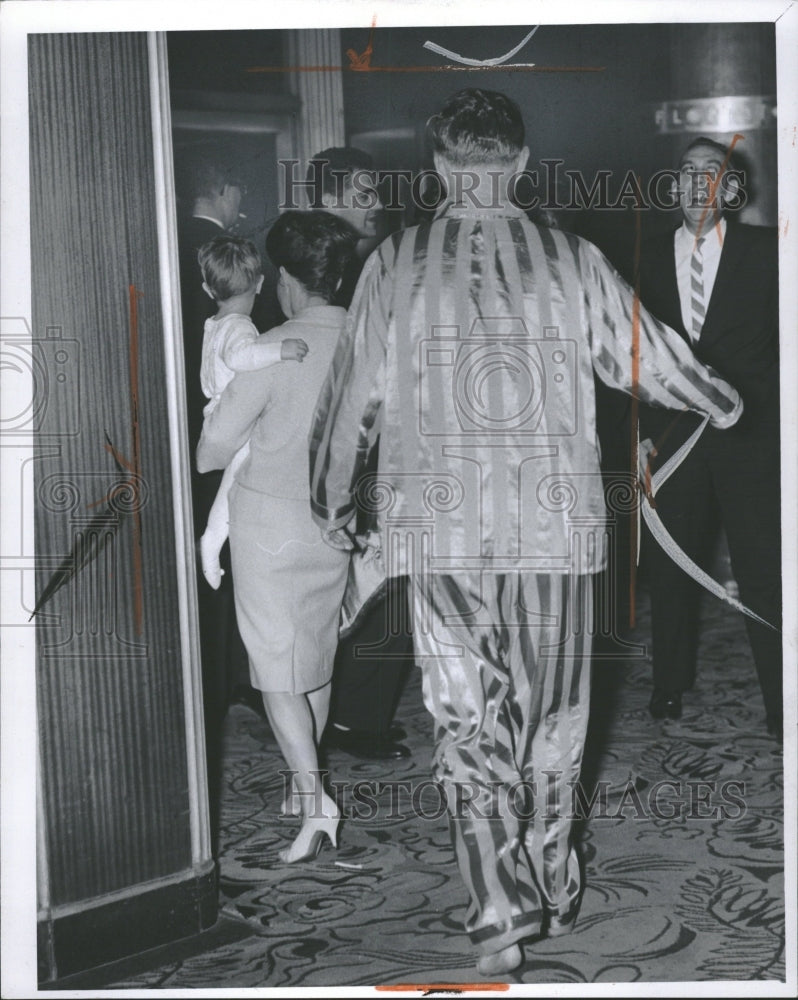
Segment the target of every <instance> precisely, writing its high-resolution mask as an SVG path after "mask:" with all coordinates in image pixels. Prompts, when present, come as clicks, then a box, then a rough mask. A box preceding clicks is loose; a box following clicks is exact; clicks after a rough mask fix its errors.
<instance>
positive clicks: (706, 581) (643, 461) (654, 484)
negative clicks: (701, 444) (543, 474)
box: [638, 416, 779, 632]
mask: <svg viewBox="0 0 798 1000" xmlns="http://www.w3.org/2000/svg"><path fill="white" fill-rule="evenodd" d="M708 422H709V417H708V416H707V417H704V419H703V421H702V423H701V424H700V425H699V427H698V428H697V429H696V430H695V431H694V433H693V434H691V435H690V437H689V438H688V439H687V440H686V441H685V443H684V444H683V445H682V446H681V448H679V450H678V451H677V452H675V453H674V454H673V455H671V457H670V458H669V459H668V461H667V462H665V463H663V465H662V467H661V468H659V469H658V470H657V471H656V472H655V473H654V474H653V475H652V474H651V459H652V458H653V457H654V455H655V454H656V450H655V448H654V445H653V443H652V442H651V441H650V440H649V439H648V438H646V439H645V440H644V441H641V442H640V443H639V444H638V461H639V476H640V486H641V489H642V492H643V494H644V496H645V498H646V500H647V501H648V502H647V503H645V502H641V504H640V507H641V508H642V511H643V520H644V521H645V522H646V524H647V525H648V530H649V531H650V532H651V534H652V535H653V537H654V540H655V541H656V542H657V544H658V545H659V546H660V548H662V549H663V550H664V551H665V552H666V553H667V554H668V555H669V556H670V558H671V559H672V560H673V561H674V562H675V563H676V565H677V566H679V567H680V568H681V569H683V570H684V572H685V573H687V575H688V576H691V577H692V578H693V579H694V580H696V581H697V582H698V583H700V584H701V586H702V587H704V588H705V589H706V590H708V591H709V592H710V594H714V595H715V597H719V598H720V599H721V600H722V601H725V602H726V603H727V604H730V605H731V606H732V607H733V608H736V610H737V611H742V613H743V614H744V615H748V617H749V618H753V619H754V621H757V622H759V623H760V624H762V625H767V627H768V628H772V629H773V631H774V632H778V631H779V629H777V628H776V626H775V625H772V624H771V623H770V622H769V621H765V619H764V618H760V616H759V615H758V614H756V612H754V611H752V610H751V609H750V608H748V607H746V606H745V605H744V604H743V603H742V602H741V601H738V600H737V599H736V598H735V597H732V596H731V594H729V593H728V591H727V590H726V588H725V587H724V586H723V585H722V584H721V583H718V581H717V580H714V579H713V578H712V577H711V576H710V575H709V573H705V572H704V570H703V569H701V567H700V566H698V565H697V564H696V563H694V562H693V560H692V559H691V558H690V557H689V556H688V555H687V553H686V552H684V551H683V550H682V549H681V548H680V547H679V546H678V545H677V544H676V542H675V541H674V540H673V538H672V537H671V536H670V534H669V533H668V530H667V528H666V527H665V525H664V524H663V523H662V521H661V520H660V516H659V514H658V513H657V509H656V503H655V502H654V501H655V497H656V495H657V491H658V490H659V488H660V487H661V486H662V485H663V484H664V483H666V482H667V481H668V479H670V477H671V476H672V475H673V473H674V472H676V470H677V469H678V468H679V466H680V465H681V464H682V462H683V461H684V460H685V458H687V456H688V455H689V453H690V452H691V451H692V449H693V447H694V446H695V444H696V443H697V441H698V439H699V438H700V437H701V435H702V433H703V432H704V428H705V427H706V426H707V423H708ZM638 537H639V535H638Z"/></svg>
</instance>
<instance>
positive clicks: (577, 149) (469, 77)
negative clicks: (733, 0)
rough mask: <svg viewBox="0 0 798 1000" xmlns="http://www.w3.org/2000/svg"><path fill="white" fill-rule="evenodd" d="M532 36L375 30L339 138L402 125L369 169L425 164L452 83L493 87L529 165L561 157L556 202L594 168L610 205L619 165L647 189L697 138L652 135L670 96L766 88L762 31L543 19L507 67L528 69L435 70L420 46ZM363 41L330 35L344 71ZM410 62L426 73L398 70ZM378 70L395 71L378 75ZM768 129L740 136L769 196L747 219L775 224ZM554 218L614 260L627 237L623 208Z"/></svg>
mask: <svg viewBox="0 0 798 1000" xmlns="http://www.w3.org/2000/svg"><path fill="white" fill-rule="evenodd" d="M529 30H530V26H529V25H523V26H522V25H516V26H503V27H488V28H484V27H480V28H475V27H439V28H407V29H394V28H391V29H383V30H380V29H379V28H378V29H377V30H376V31H375V33H374V37H373V54H372V58H371V62H372V65H373V66H376V67H379V68H380V70H379V71H377V72H352V71H349V70H346V71H345V72H344V101H345V108H346V127H347V134H348V135H350V136H351V135H353V134H354V135H357V134H358V133H364V132H370V131H375V130H383V131H384V130H388V129H392V128H393V129H402V128H404V129H410V130H412V131H413V133H414V136H415V137H414V139H409V140H386V141H385V142H384V143H383V151H382V156H379V155H378V157H377V158H378V160H381V161H382V162H378V166H380V167H384V168H387V167H404V168H409V169H414V170H418V169H421V168H423V167H429V166H431V158H430V156H429V153H428V151H427V150H426V144H425V142H424V135H423V132H424V123H425V122H426V120H427V118H428V117H429V116H430V115H431V114H433V113H435V112H436V111H438V110H439V109H440V107H441V106H442V104H443V103H444V102H445V100H446V98H447V97H448V96H449V95H451V94H452V93H454V92H455V91H457V90H459V89H461V88H463V87H473V86H479V87H485V88H488V89H495V90H501V91H503V92H505V93H506V94H508V95H509V96H510V97H512V98H513V99H514V100H516V101H517V102H518V104H519V105H520V107H521V109H522V111H523V114H524V120H525V124H526V131H527V142H528V145H529V147H530V167H533V168H534V167H539V165H540V161H541V160H544V159H551V160H553V159H559V160H562V161H564V163H563V165H562V167H560V168H559V171H560V173H559V178H560V183H559V187H558V196H559V198H560V199H561V200H563V201H564V202H566V203H567V202H568V200H569V197H570V187H569V185H568V183H567V181H566V179H565V178H564V176H563V173H562V172H563V171H565V170H577V171H580V172H581V174H582V175H583V176H584V178H585V179H586V180H587V182H588V185H589V184H590V182H591V181H592V179H593V178H594V177H595V175H596V173H597V172H598V171H600V170H609V171H611V172H612V178H611V179H610V181H609V190H610V193H611V196H610V201H611V202H614V201H616V200H617V198H618V196H619V194H620V193H621V186H622V182H623V179H624V177H626V176H627V174H628V173H629V171H633V172H634V174H635V175H638V176H639V177H640V178H641V181H642V185H643V188H644V192H645V188H646V187H647V184H648V181H649V178H650V177H651V175H653V174H654V173H655V172H656V171H657V170H660V169H669V168H673V167H675V166H676V165H677V164H678V158H679V155H680V153H681V150H682V149H683V148H684V147H685V146H686V145H687V143H688V142H689V141H690V139H691V138H693V137H694V135H690V134H686V133H685V134H676V135H673V134H659V133H658V130H657V127H656V124H655V114H654V112H655V108H656V106H657V105H659V104H661V103H662V102H664V101H667V100H673V99H675V98H680V97H690V98H696V97H716V96H727V95H742V94H758V95H767V94H775V89H776V81H775V31H774V28H773V25H772V24H756V23H753V24H744V25H691V24H684V25H678V24H677V25H667V24H621V25H600V24H597V25H543V26H541V27H540V28H539V29H538V31H537V32H536V34H535V35H534V36H533V37H532V39H531V40H530V41H529V42H528V43H527V44H526V45H525V46H524V48H523V49H521V51H520V52H518V53H517V55H516V56H514V57H513V59H512V60H511V62H513V63H520V62H533V63H535V64H536V69H534V70H529V71H525V70H515V71H510V70H507V69H502V68H501V67H499V68H496V69H495V70H487V71H484V70H479V71H452V70H446V69H443V67H444V66H445V65H446V64H447V63H448V64H449V65H451V61H450V60H448V59H446V58H444V57H443V56H440V55H438V54H436V53H433V52H430V51H428V50H426V49H424V48H423V43H424V42H425V41H426V40H427V39H429V40H431V41H433V42H435V43H437V44H438V45H441V46H443V47H445V48H447V49H449V50H451V51H453V52H456V53H459V54H460V55H463V56H468V57H472V58H477V59H485V58H491V57H496V56H499V55H501V54H503V53H505V52H507V51H509V50H510V49H512V48H513V47H514V46H515V45H517V44H518V43H519V42H520V41H521V39H522V38H523V37H524V35H525V34H526V33H527V32H528V31H529ZM368 38H369V31H368V30H366V29H355V28H344V29H341V48H342V61H343V65H344V66H345V67H347V66H348V65H349V64H350V60H349V58H348V57H347V55H346V53H347V50H350V49H351V50H353V51H355V52H363V50H364V49H365V48H366V45H367V42H368ZM419 66H422V67H427V70H426V71H413V72H404V71H399V70H406V69H407V68H408V67H419ZM385 67H395V68H397V71H395V72H385V71H383V70H384V68H385ZM775 135H776V133H775V128H771V129H770V130H760V131H759V132H758V133H757V134H754V133H749V135H748V136H747V140H746V141H747V146H748V149H749V153H748V156H749V166H750V168H751V170H752V172H753V180H754V182H755V183H754V197H758V198H759V199H760V202H762V201H765V202H767V205H766V210H765V212H764V213H763V217H758V218H757V219H756V221H761V222H767V223H769V224H775V221H776V220H775V196H774V195H773V192H775V188H776V162H775V142H776V138H775ZM717 137H718V138H721V139H722V138H727V139H729V138H730V135H727V136H723V135H718V136H717ZM771 146H772V152H770V150H771ZM739 148H740V149H741V150H742V149H744V148H745V143H743V144H741V146H740V147H739ZM389 161H392V162H389ZM551 171H552V168H550V173H549V176H551ZM540 193H541V195H543V194H544V192H543V191H542V190H541V192H540ZM766 195H768V197H767V198H766V197H765V196H766ZM677 221H678V215H677V214H676V213H674V212H669V213H663V212H661V211H657V210H656V209H652V210H644V211H643V212H642V219H641V222H642V226H643V229H644V232H646V231H650V230H652V229H654V228H659V227H662V226H663V225H665V226H667V225H676V224H677ZM558 222H559V224H560V225H563V226H564V228H568V229H572V230H574V231H577V232H581V233H583V234H584V235H586V236H588V238H591V239H593V240H594V242H597V243H598V244H599V245H600V246H602V249H604V250H605V252H607V253H608V254H609V256H610V257H611V258H613V259H615V258H617V259H616V260H615V262H616V263H621V260H622V259H623V258H624V256H627V255H628V252H629V251H630V248H631V245H632V243H633V239H634V224H635V220H634V218H633V212H632V209H631V202H629V203H628V207H627V209H626V210H616V211H613V212H606V211H604V212H600V213H599V212H578V213H576V212H570V213H568V212H566V213H560V216H559V218H558Z"/></svg>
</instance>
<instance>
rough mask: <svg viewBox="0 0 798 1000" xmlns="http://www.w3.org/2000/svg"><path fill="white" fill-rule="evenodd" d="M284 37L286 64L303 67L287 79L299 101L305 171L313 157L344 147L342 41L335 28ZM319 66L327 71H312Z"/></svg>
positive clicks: (306, 31) (302, 156) (319, 29)
mask: <svg viewBox="0 0 798 1000" xmlns="http://www.w3.org/2000/svg"><path fill="white" fill-rule="evenodd" d="M287 34H288V64H289V65H290V66H299V67H305V70H304V71H303V70H299V71H298V72H294V73H291V74H290V75H289V83H290V86H291V90H292V91H293V93H295V94H296V95H297V96H298V97H299V98H300V100H301V101H302V113H301V114H300V115H299V119H298V122H297V133H298V134H297V140H298V146H299V158H300V162H301V163H302V164H303V167H302V169H304V164H305V163H306V162H307V160H308V159H309V158H310V157H311V156H313V155H314V154H315V153H319V152H321V151H322V150H323V149H329V148H330V146H343V144H344V139H345V132H344V90H343V77H342V73H341V69H340V64H341V37H340V31H339V29H338V28H315V29H297V30H292V31H289V32H288V33H287ZM320 66H323V67H329V68H326V69H324V70H319V69H312V68H311V67H320Z"/></svg>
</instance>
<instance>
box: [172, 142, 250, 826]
mask: <svg viewBox="0 0 798 1000" xmlns="http://www.w3.org/2000/svg"><path fill="white" fill-rule="evenodd" d="M185 185H186V186H185V190H184V192H183V194H184V197H185V199H186V200H187V202H188V204H189V205H190V212H189V214H187V215H184V216H182V217H181V218H179V220H178V251H179V262H180V304H181V310H182V315H183V356H184V361H185V377H186V383H185V384H186V407H187V418H188V421H187V422H188V443H189V454H190V455H191V458H192V461H191V496H192V506H193V513H194V538H195V539H199V537H200V536H201V534H202V532H203V531H204V530H205V524H206V522H207V519H208V513H209V511H210V509H211V506H212V504H213V501H214V498H215V496H216V492H217V490H218V488H219V484H220V483H221V473H215V472H214V473H206V474H204V475H200V474H199V473H198V472H197V471H196V467H195V464H194V461H193V458H194V453H195V452H196V448H197V444H198V443H199V439H200V434H201V433H202V420H203V418H202V411H203V408H204V406H205V404H206V402H207V399H206V398H205V396H204V394H203V392H202V386H201V383H200V366H201V361H202V339H203V331H204V326H205V320H206V319H208V317H209V316H212V315H213V313H214V310H215V306H214V302H213V300H212V299H211V298H210V297H209V296H208V295H207V294H206V293H205V291H204V290H203V288H202V272H201V271H200V266H199V262H198V260H197V253H198V251H199V248H200V247H201V246H203V244H205V243H207V242H209V241H210V240H212V239H213V238H214V237H216V236H220V235H221V234H223V233H225V232H229V231H230V229H231V228H232V227H233V226H234V225H235V223H236V222H237V221H238V217H239V209H240V205H241V197H242V193H243V185H242V183H241V181H240V180H239V178H238V176H237V174H236V173H235V170H234V169H233V167H232V165H230V164H227V163H225V162H224V160H223V159H221V158H220V157H218V156H211V155H207V154H198V155H196V156H195V157H194V158H193V159H192V160H191V161H190V163H189V164H188V165H187V169H186V172H185ZM222 565H223V566H224V567H225V570H226V572H225V575H224V576H223V577H222V583H221V586H220V587H219V589H218V590H212V589H211V587H210V586H209V585H208V584H207V582H206V581H205V579H204V577H203V575H202V573H201V572H198V579H197V602H198V611H199V631H200V655H201V657H202V691H203V703H204V710H205V737H206V739H205V742H206V749H207V762H208V785H209V798H210V805H211V821H212V832H213V834H214V836H215V835H216V832H217V831H216V819H217V818H218V804H219V792H220V780H221V770H220V769H221V735H222V722H223V721H224V716H225V714H226V712H227V708H228V705H229V704H230V702H231V701H232V700H234V699H235V700H244V701H246V702H247V704H250V703H251V707H252V708H254V709H255V710H256V711H260V713H261V714H262V712H263V708H262V702H261V700H260V698H259V697H258V696H257V693H256V692H255V691H253V689H252V687H251V686H250V683H249V666H248V659H247V654H246V650H245V648H244V644H243V642H242V641H241V637H240V636H239V634H238V628H237V626H236V618H235V608H234V605H233V586H232V577H231V575H230V565H229V553H228V552H227V551H226V550H225V552H224V553H223V561H222ZM198 569H199V565H198Z"/></svg>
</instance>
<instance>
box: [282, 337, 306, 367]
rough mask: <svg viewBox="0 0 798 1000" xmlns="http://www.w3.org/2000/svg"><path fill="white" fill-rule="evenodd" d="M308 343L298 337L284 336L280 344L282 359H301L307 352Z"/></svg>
mask: <svg viewBox="0 0 798 1000" xmlns="http://www.w3.org/2000/svg"><path fill="white" fill-rule="evenodd" d="M308 350H309V348H308V345H307V344H306V343H305V341H304V340H302V339H301V338H299V337H286V338H285V340H284V341H283V342H282V344H281V346H280V357H281V358H282V359H283V361H302V360H303V358H304V357H305V355H306V354H307V353H308Z"/></svg>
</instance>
